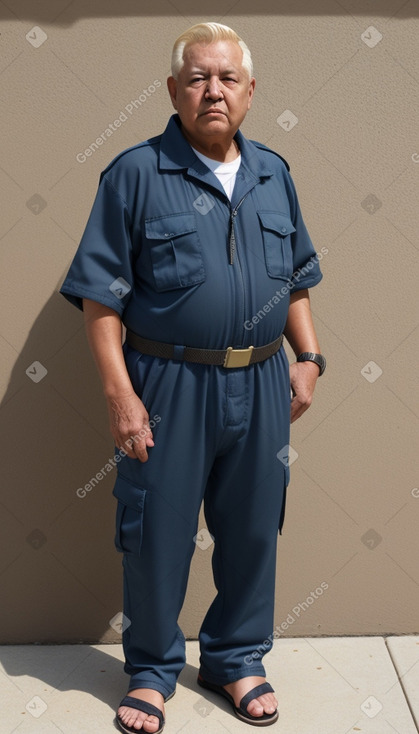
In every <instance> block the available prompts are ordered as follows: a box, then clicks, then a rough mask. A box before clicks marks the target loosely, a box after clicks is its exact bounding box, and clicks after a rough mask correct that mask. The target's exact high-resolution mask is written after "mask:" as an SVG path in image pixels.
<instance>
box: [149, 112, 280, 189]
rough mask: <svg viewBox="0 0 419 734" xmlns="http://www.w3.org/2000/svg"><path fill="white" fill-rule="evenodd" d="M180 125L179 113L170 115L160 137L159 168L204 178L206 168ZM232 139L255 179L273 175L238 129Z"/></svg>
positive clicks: (257, 151)
mask: <svg viewBox="0 0 419 734" xmlns="http://www.w3.org/2000/svg"><path fill="white" fill-rule="evenodd" d="M180 125H181V123H180V117H179V115H178V114H174V115H172V116H171V118H170V120H169V122H168V124H167V127H166V129H165V131H164V133H163V135H162V137H161V142H160V154H159V168H160V169H161V170H185V169H187V171H188V173H189V174H190V175H192V176H194V177H199V178H205V176H206V172H207V171H208V168H207V166H205V164H204V163H203V162H202V161H201V160H200V159H199V158H198V156H196V155H195V153H194V151H193V149H192V147H191V146H190V144H189V143H188V141H187V140H186V138H185V136H184V135H183V133H182V131H181V129H180ZM234 139H235V141H236V143H237V145H238V146H239V148H240V153H241V163H242V165H243V166H244V167H245V168H247V170H248V171H249V172H250V173H251V174H253V176H254V177H255V179H261V178H267V177H269V176H272V175H273V170H272V169H271V168H269V167H268V166H267V165H266V163H265V161H264V157H263V156H261V155H260V153H259V150H258V148H257V147H256V145H254V144H253V143H251V142H250V140H247V138H245V137H244V135H243V134H242V133H241V132H240V130H238V131H237V133H236V134H235V136H234Z"/></svg>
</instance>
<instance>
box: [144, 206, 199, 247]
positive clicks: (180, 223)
mask: <svg viewBox="0 0 419 734" xmlns="http://www.w3.org/2000/svg"><path fill="white" fill-rule="evenodd" d="M190 232H196V220H195V214H194V213H193V212H180V213H179V214H168V215H166V216H164V217H157V218H155V219H146V220H145V234H146V237H147V238H148V239H150V240H170V239H172V238H173V237H180V236H181V235H184V234H188V233H190Z"/></svg>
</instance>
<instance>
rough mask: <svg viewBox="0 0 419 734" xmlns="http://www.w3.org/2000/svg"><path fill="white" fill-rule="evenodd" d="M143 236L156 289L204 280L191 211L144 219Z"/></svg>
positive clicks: (199, 245)
mask: <svg viewBox="0 0 419 734" xmlns="http://www.w3.org/2000/svg"><path fill="white" fill-rule="evenodd" d="M145 237H146V239H147V240H148V246H149V251H150V257H151V265H152V268H153V276H154V282H155V288H156V290H157V291H158V292H162V291H170V290H173V289H175V288H187V287H189V286H193V285H198V283H202V282H203V281H204V280H205V268H204V261H203V259H202V252H201V244H200V241H199V237H198V232H197V227H196V219H195V214H194V213H193V212H180V213H179V214H169V215H166V216H164V217H155V218H153V219H146V220H145Z"/></svg>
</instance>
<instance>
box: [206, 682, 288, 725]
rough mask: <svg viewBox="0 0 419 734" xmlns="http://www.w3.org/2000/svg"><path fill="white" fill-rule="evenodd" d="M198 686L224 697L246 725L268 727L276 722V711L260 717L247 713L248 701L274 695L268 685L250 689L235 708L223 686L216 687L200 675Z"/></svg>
mask: <svg viewBox="0 0 419 734" xmlns="http://www.w3.org/2000/svg"><path fill="white" fill-rule="evenodd" d="M198 684H199V685H200V686H202V688H207V689H208V690H209V691H214V693H219V694H220V696H224V698H226V699H227V701H228V702H229V703H231V705H232V707H233V711H234V713H235V714H236V716H237V717H238V718H239V719H241V721H245V722H246V723H247V724H253V725H254V726H270V724H274V723H275V721H277V720H278V716H279V714H278V711H274V713H273V714H262V716H252V714H249V713H248V711H247V707H248V705H249V703H250V701H253V699H254V698H258V696H262V695H263V694H264V693H274V689H273V688H272V686H271V685H270V684H269V683H261V684H260V685H259V686H256V687H255V688H252V690H251V691H249V693H246V695H245V696H243V698H242V700H241V701H240V705H239V706H236V704H235V703H234V698H233V696H232V695H231V694H230V693H229V692H228V691H226V689H225V688H224V687H223V686H220V685H217V683H209V682H208V681H206V680H204V679H203V678H202V676H201V675H198Z"/></svg>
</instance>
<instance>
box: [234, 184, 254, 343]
mask: <svg viewBox="0 0 419 734" xmlns="http://www.w3.org/2000/svg"><path fill="white" fill-rule="evenodd" d="M248 194H250V191H248V192H247V193H246V194H245V195H244V196H243V197H242V198H241V199H240V201H239V203H238V204H237V206H236V207H235V208H234V209H232V208H231V203H230V233H229V255H230V257H229V262H230V265H233V262H234V253H235V252H236V250H237V246H236V235H235V232H234V218H235V217H236V216H237V210H238V209H239V207H240V206H241V204H242V203H243V201H244V200H245V198H246V196H247V195H248ZM237 265H238V269H239V271H240V277H241V283H242V296H243V302H242V320H241V323H242V324H243V323H244V319H245V302H246V287H245V282H244V276H243V268H242V265H241V262H240V255H239V253H238V251H237ZM235 332H236V335H237V337H238V338H237V340H236V342H237V344H241V337H242V329H241V327H240V326H239V322H237V323H236V328H235Z"/></svg>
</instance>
